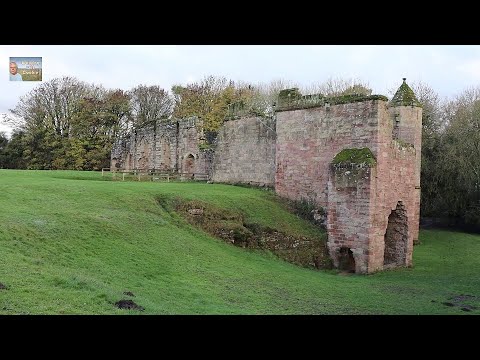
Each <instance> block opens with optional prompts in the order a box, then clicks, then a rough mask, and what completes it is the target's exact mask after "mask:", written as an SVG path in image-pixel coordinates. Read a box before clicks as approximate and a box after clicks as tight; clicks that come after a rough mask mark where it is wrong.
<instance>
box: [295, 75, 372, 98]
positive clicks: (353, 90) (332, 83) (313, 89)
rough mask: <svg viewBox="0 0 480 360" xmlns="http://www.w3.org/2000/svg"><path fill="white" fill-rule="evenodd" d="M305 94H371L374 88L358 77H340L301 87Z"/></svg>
mask: <svg viewBox="0 0 480 360" xmlns="http://www.w3.org/2000/svg"><path fill="white" fill-rule="evenodd" d="M301 92H302V93H304V94H322V95H324V96H340V95H353V94H358V95H371V94H372V89H370V85H369V84H368V83H367V82H364V81H362V80H361V79H358V78H350V79H344V78H340V77H336V78H329V79H328V80H326V81H324V82H320V83H316V84H313V85H309V86H305V87H303V88H301Z"/></svg>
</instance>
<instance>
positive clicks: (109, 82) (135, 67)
mask: <svg viewBox="0 0 480 360" xmlns="http://www.w3.org/2000/svg"><path fill="white" fill-rule="evenodd" d="M9 56H41V57H42V58H43V76H44V81H48V80H50V79H53V78H55V77H61V76H74V77H77V78H78V79H80V80H83V81H86V82H89V83H92V82H94V83H96V84H102V85H104V86H105V87H107V88H121V89H124V90H128V89H131V88H132V87H134V86H137V85H139V84H146V85H159V86H161V87H163V88H164V89H167V90H169V89H170V88H171V86H172V85H173V84H187V83H189V82H192V81H198V80H199V79H202V78H203V77H204V76H206V75H219V76H225V77H227V78H230V79H232V80H236V81H238V80H243V81H246V82H254V83H255V82H269V81H271V80H275V79H285V80H291V81H293V82H296V83H299V84H300V85H302V86H308V85H311V84H312V83H317V82H321V81H324V80H326V79H328V78H330V77H336V76H341V77H353V78H360V79H362V80H363V81H365V82H368V83H369V85H370V87H372V88H373V90H374V92H375V93H380V94H387V93H388V89H389V88H391V87H398V86H399V85H400V84H401V79H402V77H407V82H409V83H412V82H415V81H419V80H421V81H424V82H426V83H427V84H430V85H431V86H432V87H433V88H434V89H435V90H436V91H438V92H439V93H440V95H441V96H452V95H454V94H456V93H458V92H459V91H461V90H462V89H464V88H465V87H467V86H471V85H475V84H476V83H478V82H479V81H480V46H420V45H415V46H391V45H364V46H362V45H348V46H346V45H345V46H344V45H328V46H320V45H309V46H303V45H288V46H287V45H285V46H281V45H218V46H213V45H209V46H202V45H195V46H189V45H179V46H174V45H125V46H116V45H108V46H103V45H95V46H86V45H85V46H84V45H74V46H72V45H61V46H60V45H51V46H50V45H49V46H40V45H37V46H27V45H22V46H10V45H9V46H1V45H0V94H2V96H1V99H0V113H1V112H8V109H10V108H13V107H14V106H15V104H16V103H17V102H18V100H19V97H20V96H21V95H24V94H26V93H27V92H28V91H30V90H31V89H33V88H34V87H35V86H37V85H38V83H36V82H31V83H30V82H10V81H9V80H8V57H9Z"/></svg>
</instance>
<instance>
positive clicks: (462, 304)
mask: <svg viewBox="0 0 480 360" xmlns="http://www.w3.org/2000/svg"><path fill="white" fill-rule="evenodd" d="M449 300H450V301H448V302H442V304H443V305H445V306H450V307H453V306H456V307H459V308H460V309H461V310H462V311H472V310H477V309H478V306H475V305H472V304H468V303H466V302H467V301H468V302H475V303H477V302H478V301H479V300H480V299H478V298H477V297H476V296H474V295H464V294H461V295H457V296H454V297H451V298H450V299H449Z"/></svg>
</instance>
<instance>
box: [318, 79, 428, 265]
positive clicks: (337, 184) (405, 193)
mask: <svg viewBox="0 0 480 360" xmlns="http://www.w3.org/2000/svg"><path fill="white" fill-rule="evenodd" d="M405 80H406V79H404V81H403V84H402V85H401V86H400V88H399V89H398V91H397V92H396V94H395V96H394V97H393V99H392V101H391V102H390V103H386V102H383V101H382V102H377V103H376V104H375V105H374V112H375V114H376V115H375V116H373V117H372V118H371V119H370V120H369V121H368V123H369V125H370V126H372V127H371V128H370V131H369V132H368V133H367V134H364V135H363V136H365V137H367V138H368V139H369V140H368V141H367V142H369V144H368V146H365V147H364V148H361V149H360V148H348V149H343V150H342V151H340V152H339V153H338V154H337V155H336V156H335V157H334V159H333V161H332V164H331V167H330V175H329V181H328V205H327V209H328V247H329V251H330V256H331V257H332V259H333V261H334V264H335V266H336V267H339V268H343V269H345V270H350V271H355V272H357V273H371V272H375V271H378V270H383V269H387V268H392V267H401V266H411V265H412V253H413V244H414V242H416V241H417V240H418V226H419V213H420V161H421V135H422V108H421V107H420V104H419V102H418V100H417V99H416V97H415V94H414V93H413V91H412V89H411V88H410V87H409V86H408V85H407V84H406V82H405Z"/></svg>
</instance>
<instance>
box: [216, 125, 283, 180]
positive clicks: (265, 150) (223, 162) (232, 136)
mask: <svg viewBox="0 0 480 360" xmlns="http://www.w3.org/2000/svg"><path fill="white" fill-rule="evenodd" d="M275 140H276V136H275V121H274V120H273V119H271V118H262V117H245V118H241V119H238V120H230V121H227V122H225V123H224V125H223V126H222V127H221V129H220V130H219V132H218V137H217V145H216V149H215V159H214V165H213V176H212V179H213V181H215V182H224V183H238V182H240V183H249V184H254V185H264V186H273V185H274V182H275Z"/></svg>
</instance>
